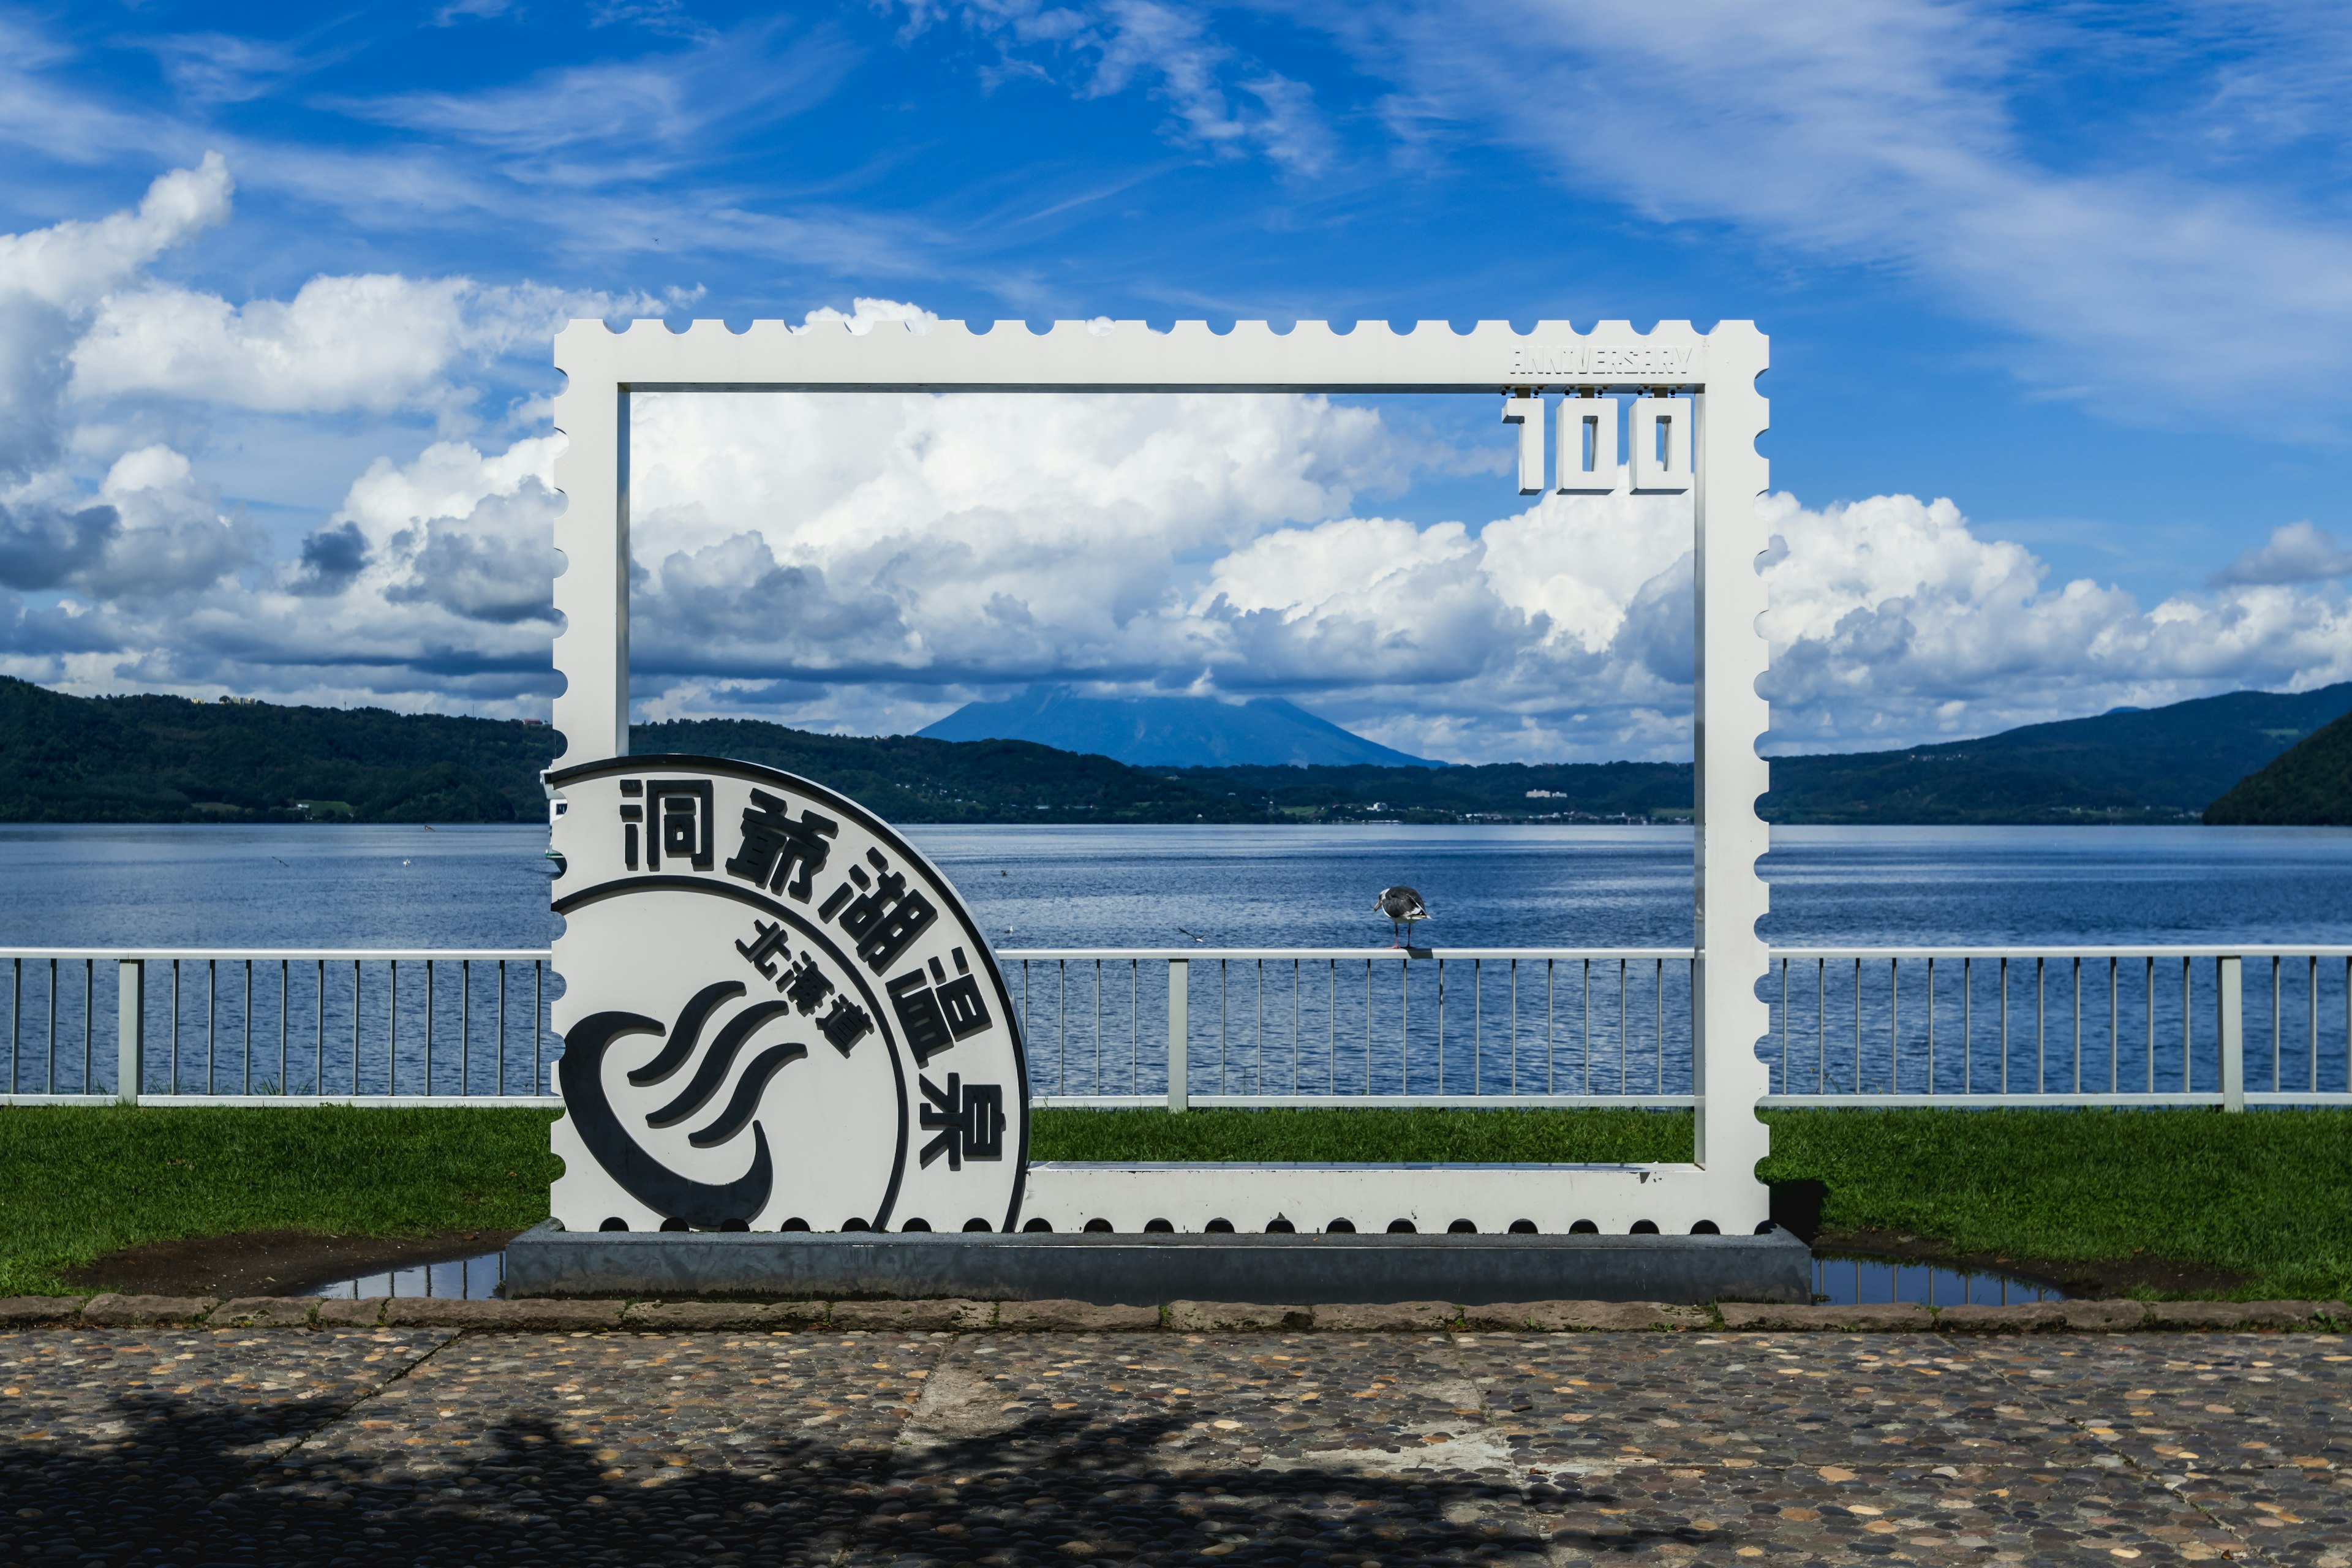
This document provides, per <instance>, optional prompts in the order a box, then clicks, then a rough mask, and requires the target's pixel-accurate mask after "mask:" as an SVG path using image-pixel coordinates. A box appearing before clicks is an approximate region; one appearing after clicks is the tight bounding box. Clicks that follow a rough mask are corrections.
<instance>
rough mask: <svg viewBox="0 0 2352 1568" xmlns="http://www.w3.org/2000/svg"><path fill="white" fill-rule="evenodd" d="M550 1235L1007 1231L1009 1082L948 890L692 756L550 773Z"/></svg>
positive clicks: (829, 821) (920, 869) (857, 827)
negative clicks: (560, 990)
mask: <svg viewBox="0 0 2352 1568" xmlns="http://www.w3.org/2000/svg"><path fill="white" fill-rule="evenodd" d="M548 782H549V784H551V785H552V786H554V787H555V788H556V789H557V790H559V791H560V792H562V797H563V799H564V802H565V807H564V813H563V815H562V816H561V817H559V818H557V819H556V823H555V828H554V846H555V849H556V852H557V853H558V854H559V855H560V856H561V857H562V864H563V870H562V874H561V875H560V876H559V877H558V878H557V879H556V882H555V897H554V908H555V912H556V913H558V914H560V915H562V916H563V917H564V922H565V924H564V932H563V934H562V936H561V937H559V938H557V939H556V942H555V950H554V967H555V971H556V973H559V974H561V975H562V977H563V983H564V994H563V995H562V998H561V999H560V1000H558V1001H557V1003H556V1004H555V1007H554V1021H555V1026H556V1030H557V1032H558V1033H559V1034H561V1035H562V1037H563V1055H562V1058H561V1060H560V1061H559V1062H558V1063H557V1065H556V1069H555V1070H556V1081H557V1086H558V1088H559V1089H560V1090H561V1091H562V1096H563V1102H564V1108H565V1112H566V1114H565V1115H564V1116H563V1117H562V1119H561V1120H559V1121H557V1122H556V1123H555V1125H554V1128H553V1130H552V1134H551V1137H552V1142H553V1146H554V1151H555V1153H556V1154H557V1155H558V1156H559V1157H560V1158H561V1159H562V1161H563V1162H564V1173H563V1174H562V1176H561V1177H559V1178H557V1180H556V1183H555V1189H554V1194H553V1204H554V1211H555V1217H556V1218H557V1219H558V1220H559V1221H561V1222H562V1225H563V1226H564V1227H565V1228H566V1229H569V1230H599V1229H604V1230H618V1229H628V1230H652V1229H658V1228H667V1229H671V1230H677V1229H696V1230H747V1229H748V1230H799V1229H810V1230H1000V1229H1001V1230H1012V1229H1013V1228H1015V1226H1017V1225H1018V1223H1019V1220H1020V1214H1021V1192H1022V1174H1023V1171H1024V1167H1025V1165H1026V1163H1027V1158H1028V1150H1029V1114H1028V1110H1029V1095H1028V1080H1027V1076H1026V1073H1025V1071H1024V1064H1023V1059H1022V1054H1021V1039H1020V1033H1019V1028H1018V1025H1017V1022H1016V1020H1015V1018H1014V1016H1013V1009H1012V1005H1011V1002H1012V999H1011V997H1010V995H1009V994H1007V993H1006V991H1005V988H1004V981H1003V974H1002V973H1001V972H1000V971H999V970H998V969H997V967H996V961H995V959H994V958H993V957H992V956H991V954H990V952H989V950H988V943H987V942H985V941H984V940H982V937H981V934H980V927H979V926H978V925H977V924H976V923H975V922H974V921H972V919H971V915H970V913H969V912H968V911H966V910H965V909H964V907H963V901H962V900H961V899H959V898H958V897H957V896H956V892H955V889H954V888H953V887H951V886H950V884H949V882H948V880H947V879H946V878H944V877H942V876H941V875H940V873H939V872H938V871H937V870H936V869H935V868H932V866H931V865H930V864H929V862H928V861H926V860H924V859H923V858H922V857H921V856H919V855H918V854H917V853H916V852H915V851H914V849H913V848H912V847H910V846H909V845H908V844H907V842H906V841H905V840H904V839H902V838H900V837H898V835H897V834H896V833H894V832H892V831H891V830H890V828H889V827H888V826H887V825H886V824H884V823H883V822H882V821H880V820H879V819H878V818H877V817H876V816H873V815H872V814H871V813H869V812H867V811H866V809H865V808H863V807H862V806H859V805H857V804H856V803H855V802H854V801H851V800H848V799H845V797H843V796H841V795H835V794H834V793H833V792H832V791H831V790H827V789H824V788H821V787H820V786H818V785H816V784H811V783H809V782H808V781H807V780H805V779H800V778H794V777H793V776H792V775H791V774H789V773H777V772H775V771H774V770H772V769H769V768H762V767H759V766H756V765H754V764H752V763H730V762H722V761H719V760H717V759H715V758H709V757H675V756H651V757H615V758H613V759H611V760H610V761H606V762H601V763H589V764H587V765H585V766H583V767H576V768H567V769H564V770H562V771H561V772H558V773H551V774H550V775H549V777H548Z"/></svg>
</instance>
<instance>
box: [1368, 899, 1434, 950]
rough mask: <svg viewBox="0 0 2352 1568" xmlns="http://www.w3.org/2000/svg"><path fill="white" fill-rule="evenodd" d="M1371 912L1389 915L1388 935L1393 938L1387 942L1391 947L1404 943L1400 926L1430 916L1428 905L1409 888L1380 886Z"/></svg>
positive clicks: (1423, 919) (1400, 945)
mask: <svg viewBox="0 0 2352 1568" xmlns="http://www.w3.org/2000/svg"><path fill="white" fill-rule="evenodd" d="M1372 912H1373V913H1374V914H1376V915H1386V916H1388V917H1389V931H1390V935H1391V937H1392V938H1394V940H1392V941H1391V942H1390V943H1389V945H1390V946H1391V947H1402V946H1404V945H1405V942H1404V939H1403V937H1402V935H1401V934H1400V932H1401V930H1402V928H1403V927H1406V926H1410V925H1412V922H1413V921H1425V920H1427V919H1429V918H1430V915H1429V906H1428V905H1427V904H1424V903H1423V902H1422V901H1421V895H1420V894H1419V893H1417V892H1415V891H1413V890H1412V889H1411V888H1382V889H1381V896H1380V897H1379V898H1377V899H1375V900H1372Z"/></svg>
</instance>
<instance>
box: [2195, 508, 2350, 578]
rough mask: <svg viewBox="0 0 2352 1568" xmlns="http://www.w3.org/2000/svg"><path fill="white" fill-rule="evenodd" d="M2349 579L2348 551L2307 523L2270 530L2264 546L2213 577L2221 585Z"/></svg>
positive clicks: (2289, 524) (2248, 553)
mask: <svg viewBox="0 0 2352 1568" xmlns="http://www.w3.org/2000/svg"><path fill="white" fill-rule="evenodd" d="M2344 576H2352V550H2346V549H2345V548H2344V547H2343V546H2342V545H2339V544H2337V543H2336V536H2335V535H2334V534H2332V533H2330V532H2328V531H2326V529H2324V528H2315V527H2313V526H2312V525H2311V524H2310V523H2309V522H2308V521H2305V522H2290V523H2288V524H2287V525H2286V526H2285V527H2284V528H2277V529H2273V530H2272V531H2271V536H2270V539H2269V541H2268V542H2266V543H2263V544H2260V545H2257V546H2255V547H2254V548H2253V549H2252V550H2249V551H2247V552H2245V553H2244V554H2243V555H2241V556H2239V557H2238V558H2237V559H2236V560H2235V561H2232V562H2231V563H2230V564H2229V565H2227V566H2225V567H2223V568H2222V569H2221V571H2220V572H2219V573H2217V574H2215V575H2214V579H2213V581H2214V582H2215V583H2216V584H2221V585H2224V586H2227V585H2231V584H2279V583H2322V582H2326V581H2327V580H2328V579H2330V578H2335V577H2344Z"/></svg>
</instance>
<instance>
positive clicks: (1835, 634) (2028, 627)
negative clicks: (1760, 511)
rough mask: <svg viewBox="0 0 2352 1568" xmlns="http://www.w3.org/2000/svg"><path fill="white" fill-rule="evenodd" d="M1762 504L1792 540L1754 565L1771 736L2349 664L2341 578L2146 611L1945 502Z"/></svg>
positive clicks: (2082, 707)
mask: <svg viewBox="0 0 2352 1568" xmlns="http://www.w3.org/2000/svg"><path fill="white" fill-rule="evenodd" d="M1769 509H1770V510H1771V512H1772V513H1773V514H1774V518H1775V521H1774V522H1773V526H1774V527H1775V529H1776V530H1777V531H1779V532H1780V534H1781V535H1782V536H1783V537H1784V538H1785V539H1786V541H1787V544H1788V552H1787V554H1786V555H1785V556H1784V557H1781V558H1780V559H1779V560H1776V561H1775V562H1774V563H1772V564H1771V565H1770V566H1769V567H1768V569H1767V571H1766V578H1767V581H1768V583H1769V584H1770V589H1771V602H1772V607H1771V610H1770V612H1769V614H1768V615H1767V616H1765V622H1764V624H1765V627H1766V630H1767V633H1768V635H1769V637H1770V638H1771V641H1772V645H1773V671H1772V675H1771V678H1770V682H1769V688H1768V689H1769V694H1770V696H1771V698H1772V701H1773V726H1774V731H1775V738H1776V742H1777V744H1776V749H1778V750H1783V751H1789V750H1802V751H1820V750H1828V751H1839V750H1847V749H1853V748H1856V747H1863V748H1867V747H1872V746H1877V745H1887V746H1893V745H1900V744H1905V743H1907V742H1914V741H1917V740H1923V739H1935V738H1938V737H1939V736H1964V735H1975V734H1983V733H1986V732H1989V731H1996V730H2001V729H2006V728H2008V727H2010V726H2011V725H2015V724H2021V723H2030V722H2035V721H2042V720H2048V719H2061V718H2073V717H2079V716H2080V715H2082V714H2084V713H2095V712H2100V711H2103V710H2105V709H2107V708H2111V707H2116V706H2119V705H2122V704H2126V703H2129V704H2133V705H2137V706H2143V707H2150V706H2156V705H2158V704H2161V703H2165V702H2173V701H2179V700H2184V699H2187V698H2190V697H2201V696H2206V695H2209V694H2210V693H2212V692H2216V691H2227V690H2232V689H2239V688H2242V687H2264V688H2291V689H2307V688H2310V687H2314V686H2319V685H2324V684H2326V683H2328V682H2331V681H2336V680H2343V679H2352V608H2347V604H2346V602H2345V599H2344V597H2343V595H2341V594H2333V593H2319V594H2315V593H2310V592H2301V591H2296V590H2294V589H2291V588H2287V587H2282V586H2274V585H2263V586H2248V585H2231V586H2226V587H2224V588H2222V589H2221V590H2220V591H2219V592H2217V593H2215V594H2212V595H2205V596H2195V595H2176V596H2174V597H2171V598H2168V599H2167V600H2165V601H2164V602H2163V603H2161V604H2159V605H2156V606H2155V607H2153V608H2152V609H2147V610H2143V609H2141V608H2140V606H2139V605H2138V604H2137V601H2136V600H2135V599H2134V598H2133V596H2132V595H2129V594H2127V593H2125V592H2124V591H2123V590H2121V589H2119V588H2115V587H2111V586H2110V587H2102V586H2101V585H2099V584H2096V583H2095V582H2092V581H2090V580H2088V579H2077V580H2075V581H2073V582H2069V583H2066V584H2063V585H2062V586H2060V587H2058V588H2057V589H2056V590H2055V591H2051V590H2050V589H2048V587H2047V586H2046V585H2045V583H2044V577H2045V575H2046V568H2044V567H2043V565H2042V563H2041V562H2040V561H2038V560H2036V559H2035V558H2034V557H2033V556H2032V554H2031V553H2030V552H2027V551H2026V550H2025V549H2023V548H2022V547H2021V546H2019V545H2016V544H2011V543H2007V542H2000V541H1993V540H1983V539H1979V538H1978V537H1977V536H1976V534H1975V533H1974V531H1972V530H1971V529H1970V528H1969V524H1968V520H1967V519H1966V518H1965V517H1963V516H1962V515H1961V514H1960V512H1959V510H1958V508H1957V507H1955V506H1953V505H1952V503H1951V502H1949V501H1948V500H1937V501H1934V502H1921V501H1919V500H1915V499H1913V498H1912V497H1909V496H1878V497H1874V498H1872V499H1870V500H1864V501H1859V502H1855V503H1853V504H1852V505H1845V506H1832V507H1826V508H1823V509H1821V510H1806V509H1804V508H1802V507H1801V506H1799V505H1798V504H1797V502H1796V500H1794V499H1793V498H1791V497H1788V496H1785V495H1783V496H1776V497H1773V498H1772V499H1771V500H1770V502H1769Z"/></svg>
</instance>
